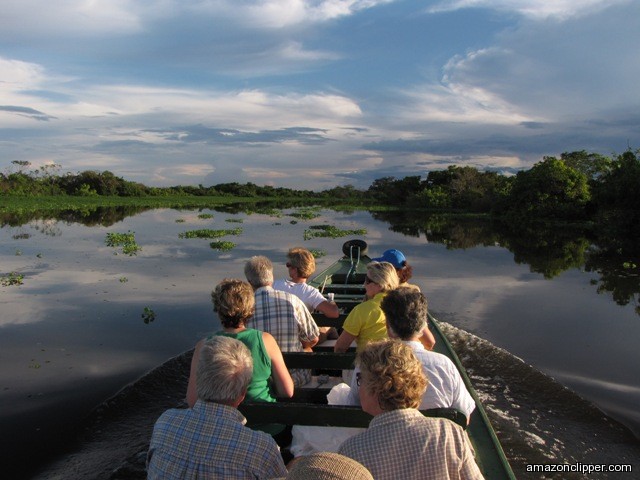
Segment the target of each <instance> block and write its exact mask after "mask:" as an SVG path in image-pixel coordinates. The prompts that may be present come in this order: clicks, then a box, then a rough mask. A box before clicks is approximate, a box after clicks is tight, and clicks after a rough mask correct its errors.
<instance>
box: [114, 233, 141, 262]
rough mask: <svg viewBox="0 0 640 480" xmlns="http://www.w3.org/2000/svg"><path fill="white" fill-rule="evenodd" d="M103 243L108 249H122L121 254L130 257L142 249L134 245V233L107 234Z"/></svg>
mask: <svg viewBox="0 0 640 480" xmlns="http://www.w3.org/2000/svg"><path fill="white" fill-rule="evenodd" d="M105 243H106V245H107V246H108V247H122V253H124V254H125V255H129V256H130V257H131V256H133V255H136V254H137V253H138V251H140V250H142V247H140V245H138V244H137V243H136V238H135V232H132V231H128V232H127V233H113V232H110V233H107V238H106V239H105Z"/></svg>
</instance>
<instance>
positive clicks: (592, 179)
mask: <svg viewBox="0 0 640 480" xmlns="http://www.w3.org/2000/svg"><path fill="white" fill-rule="evenodd" d="M639 155H640V149H638V150H635V151H632V150H631V149H628V150H627V151H626V152H624V153H622V154H620V155H615V156H613V157H607V156H604V155H600V154H596V153H589V152H587V151H585V150H581V151H575V152H565V153H562V154H561V155H560V158H556V157H551V156H546V157H543V160H542V161H540V162H538V163H536V164H535V165H533V167H532V168H530V169H529V170H522V171H520V172H518V173H517V174H516V175H512V176H507V175H504V174H501V173H498V172H494V171H480V170H478V169H476V168H474V167H469V166H465V167H459V166H450V167H449V168H447V169H446V170H439V171H430V172H428V173H427V175H426V177H422V176H418V175H416V176H407V177H404V178H395V177H384V178H379V179H376V180H375V181H374V182H373V183H372V184H371V185H370V186H369V187H368V188H367V189H366V190H361V189H357V188H355V187H354V186H352V185H346V186H338V187H334V188H331V189H328V190H323V191H321V192H314V191H309V190H296V189H291V188H283V187H272V186H259V185H256V184H253V183H244V184H241V183H237V182H231V183H220V184H217V185H212V186H210V187H205V186H203V185H198V186H173V187H148V186H146V185H143V184H141V183H137V182H130V181H127V180H124V179H123V178H121V177H118V176H116V175H114V174H113V173H112V172H109V171H103V172H98V171H92V170H87V171H83V172H79V173H77V174H72V173H67V174H64V175H60V174H59V170H60V168H61V167H60V165H56V164H52V165H45V166H44V167H41V168H39V169H36V170H29V168H30V167H31V165H30V164H29V162H24V161H14V162H12V167H11V168H10V170H11V171H8V172H5V173H0V195H18V196H19V195H23V196H24V195H29V196H38V195H72V196H133V197H135V196H184V195H191V196H236V197H255V198H307V199H314V198H317V199H337V200H341V201H344V202H346V203H348V202H357V203H367V204H379V205H388V206H396V207H402V208H408V209H415V208H419V209H429V210H434V211H453V212H472V213H490V214H493V215H495V216H497V217H500V218H503V219H506V220H509V221H522V220H545V221H548V220H562V221H584V220H594V219H595V220H598V221H599V222H601V221H616V222H618V221H622V222H623V223H625V224H634V223H635V224H640V213H639V212H640V156H639Z"/></svg>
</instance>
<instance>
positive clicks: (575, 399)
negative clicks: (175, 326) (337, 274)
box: [34, 322, 640, 480]
mask: <svg viewBox="0 0 640 480" xmlns="http://www.w3.org/2000/svg"><path fill="white" fill-rule="evenodd" d="M440 327H441V329H442V331H443V332H444V334H445V335H446V336H447V338H448V339H449V341H450V342H451V344H452V345H453V347H454V349H455V350H456V352H457V354H458V356H459V357H460V360H461V361H462V363H463V365H464V366H465V368H466V369H467V373H468V374H469V377H470V378H471V381H472V383H473V385H474V387H475V389H476V391H477V393H478V396H479V397H480V399H481V400H482V402H483V404H484V406H485V409H486V411H487V414H488V416H489V418H490V420H491V422H492V424H493V427H494V429H495V430H496V433H497V435H498V438H499V439H500V442H501V443H502V447H503V448H504V450H505V454H506V455H507V458H508V459H509V462H510V463H511V466H512V468H513V470H514V473H515V475H516V477H517V478H518V479H539V478H563V479H572V478H575V479H578V478H584V477H583V476H581V475H579V474H577V473H576V474H571V473H566V472H564V473H558V474H555V475H557V476H554V474H549V473H545V474H541V473H529V472H527V465H533V464H557V463H564V464H577V463H583V464H596V463H598V464H632V465H633V466H634V467H635V468H639V465H640V442H638V440H637V439H635V437H634V436H633V435H632V434H631V432H630V431H629V430H628V429H627V428H626V427H624V426H623V425H621V424H620V423H618V422H616V421H615V420H613V419H611V418H609V417H607V416H606V415H605V414H604V413H603V412H602V411H600V410H598V409H597V408H596V407H595V406H594V405H593V404H591V403H590V402H587V401H586V400H584V399H582V398H581V397H579V396H578V395H577V394H576V393H574V392H572V391H571V390H569V389H567V388H565V387H563V386H562V385H560V384H559V383H558V382H556V381H555V380H553V379H552V378H551V377H549V376H547V375H545V374H543V373H542V372H540V371H538V370H536V369H535V368H533V367H531V366H530V365H527V364H525V363H524V362H523V361H521V360H520V359H518V358H517V357H515V356H513V355H511V354H510V353H509V352H507V351H505V350H503V349H500V348H498V347H496V346H494V345H493V344H491V343H490V342H488V341H486V340H483V339H481V338H479V337H476V336H475V335H472V334H470V333H468V332H465V331H463V330H460V329H458V328H456V327H454V326H452V325H450V324H448V323H445V322H440ZM191 354H192V352H186V353H184V354H182V355H179V356H177V357H175V358H172V359H170V360H168V361H167V362H166V363H164V364H163V365H161V366H160V367H158V368H156V369H154V370H152V371H151V372H149V373H148V374H147V375H145V376H144V377H142V378H141V379H140V380H138V381H137V382H135V383H133V384H131V385H129V386H127V387H125V388H124V389H123V390H122V391H121V392H120V393H118V394H117V395H116V396H114V397H113V398H111V399H109V400H108V401H106V402H105V403H104V404H102V405H101V406H100V407H98V408H97V409H96V410H95V411H94V412H93V413H92V415H91V416H90V418H89V419H88V420H87V422H86V425H85V426H84V428H83V430H82V433H81V434H80V436H79V438H78V441H77V442H76V443H75V444H74V445H72V446H70V448H69V451H68V453H67V454H66V455H65V456H63V457H61V458H59V459H57V460H56V461H55V462H53V463H51V464H49V465H48V466H47V467H46V468H45V469H44V470H43V471H41V472H40V474H38V475H37V476H35V477H34V478H38V479H45V478H46V479H56V478H61V479H62V478H64V479H70V478H72V479H97V480H99V479H109V480H133V479H144V478H146V473H145V458H146V451H147V448H148V444H149V439H150V437H151V432H152V430H153V424H154V423H155V421H156V419H157V418H158V417H159V416H160V414H161V413H162V412H163V411H165V410H166V409H168V408H174V407H180V406H185V403H184V400H183V398H184V394H185V392H186V386H187V381H188V375H189V365H190V362H191ZM572 475H573V476H572ZM614 475H617V477H614ZM618 477H619V474H611V476H608V474H606V473H593V474H591V475H590V476H589V478H593V479H600V478H603V479H606V478H618ZM630 478H631V477H630Z"/></svg>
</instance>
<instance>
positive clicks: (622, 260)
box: [584, 233, 640, 315]
mask: <svg viewBox="0 0 640 480" xmlns="http://www.w3.org/2000/svg"><path fill="white" fill-rule="evenodd" d="M639 248H640V247H639V246H638V244H637V241H636V242H634V241H631V240H621V239H620V238H616V237H614V236H612V235H610V234H608V233H604V235H603V236H602V237H601V238H600V239H599V241H598V244H597V245H594V246H593V247H592V248H591V249H590V250H589V252H588V256H587V261H586V263H585V266H584V268H585V270H586V271H587V272H595V273H597V274H598V275H599V276H600V278H599V279H598V280H597V281H595V282H594V283H595V284H596V285H598V289H597V291H598V293H607V292H611V296H612V297H613V300H614V301H615V302H616V303H617V304H618V305H628V304H629V303H633V304H634V305H635V311H636V313H637V314H638V315H640V251H639Z"/></svg>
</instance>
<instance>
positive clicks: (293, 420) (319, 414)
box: [238, 401, 467, 429]
mask: <svg viewBox="0 0 640 480" xmlns="http://www.w3.org/2000/svg"><path fill="white" fill-rule="evenodd" d="M238 409H239V410H240V412H241V413H242V414H243V415H244V416H245V417H246V418H247V423H248V424H249V425H250V424H252V423H265V422H269V423H272V422H273V423H281V424H284V425H315V426H320V427H355V428H366V427H368V426H369V422H370V421H371V418H373V417H372V416H371V415H369V414H368V413H366V412H365V411H363V410H362V409H361V408H360V407H356V406H347V405H317V404H313V403H296V402H289V401H278V402H276V403H269V402H252V403H242V404H240V406H239V407H238ZM421 413H422V414H423V415H425V416H427V417H442V418H447V419H449V420H451V421H453V422H455V423H457V424H458V425H460V426H461V427H462V428H465V429H466V428H467V417H466V416H465V415H464V414H463V413H462V412H460V411H459V410H456V409H455V408H430V409H428V410H421Z"/></svg>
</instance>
